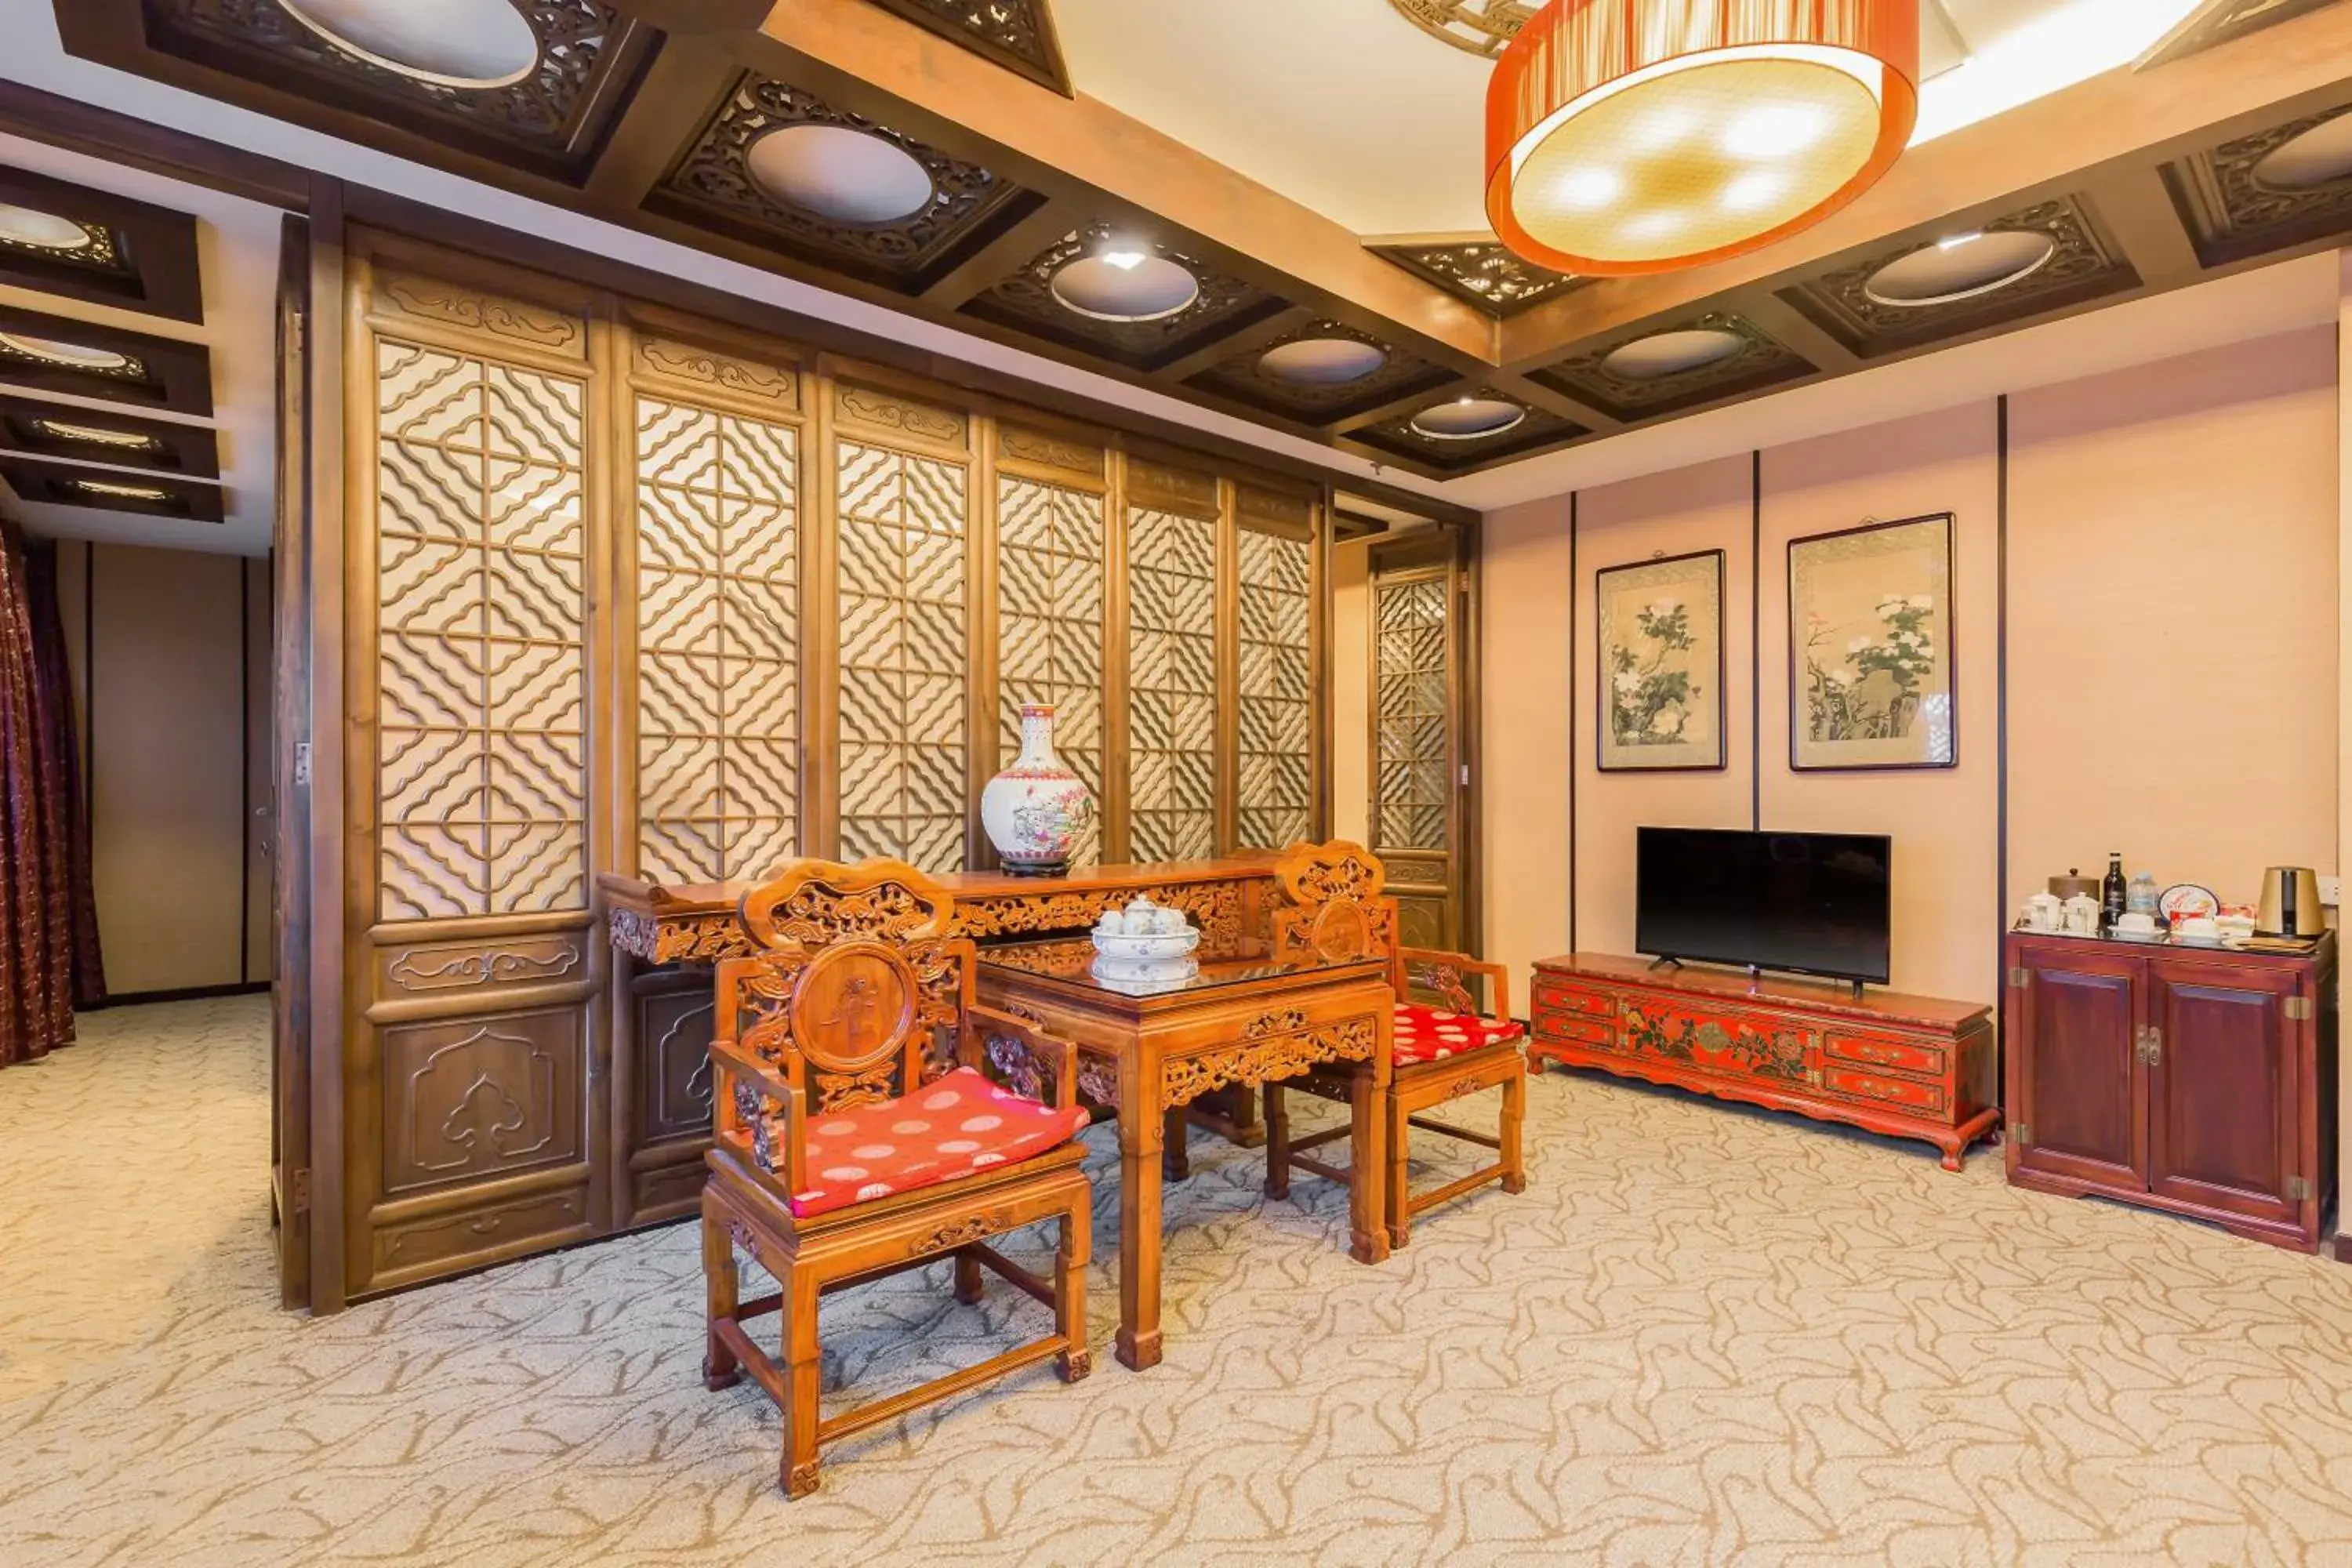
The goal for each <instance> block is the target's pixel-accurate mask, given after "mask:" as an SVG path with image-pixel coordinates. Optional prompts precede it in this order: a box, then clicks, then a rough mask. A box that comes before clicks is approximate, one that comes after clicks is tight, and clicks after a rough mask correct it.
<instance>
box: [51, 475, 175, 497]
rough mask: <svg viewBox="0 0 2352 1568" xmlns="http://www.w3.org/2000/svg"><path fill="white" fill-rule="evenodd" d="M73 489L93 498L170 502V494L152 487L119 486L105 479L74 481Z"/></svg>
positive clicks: (167, 491)
mask: <svg viewBox="0 0 2352 1568" xmlns="http://www.w3.org/2000/svg"><path fill="white" fill-rule="evenodd" d="M74 488H75V489H80V490H86V491H88V492H89V494H91V495H94V496H117V497H120V498H121V499H122V500H171V499H172V492H171V491H169V490H166V489H157V488H156V487H155V486H153V485H119V484H114V483H112V482H110V481H109V480H106V479H76V480H75V481H74Z"/></svg>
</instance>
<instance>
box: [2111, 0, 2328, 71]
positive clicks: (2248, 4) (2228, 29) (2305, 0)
mask: <svg viewBox="0 0 2352 1568" xmlns="http://www.w3.org/2000/svg"><path fill="white" fill-rule="evenodd" d="M2335 4H2336V0H2209V3H2208V4H2207V5H2206V6H2205V8H2204V9H2203V10H2201V11H2199V12H2198V13H2196V14H2195V15H2193V16H2190V17H2189V19H2188V20H2187V21H2185V22H2183V23H2181V24H2180V26H2178V27H2176V28H2174V29H2173V30H2172V31H2171V32H2170V33H2168V34H2167V35H2166V36H2165V37H2164V38H2163V39H2162V40H2161V41H2159V42H2158V44H2157V46H2156V47H2154V48H2152V49H2150V50H2149V51H2148V52H2147V55H2145V56H2144V57H2142V58H2141V59H2140V62H2139V69H2141V70H2147V69H2149V68H2153V67H2156V66H2162V65H2170V64H2171V63H2172V62H2173V61H2174V60H2178V59H2186V58H2188V57H2189V56H2190V55H2195V54H2202V53H2203V52H2204V51H2205V50H2207V49H2210V48H2212V47H2215V46H2217V45H2221V44H2226V43H2230V42H2231V41H2233V40H2235V39H2238V38H2242V37H2245V36H2246V35H2247V34H2249V33H2257V32H2260V31H2261V30H2262V29H2263V28H2264V27H2274V26H2277V25H2278V24H2279V23H2281V22H2284V21H2289V20H2291V19H2293V18H2294V17H2296V16H2302V15H2303V14H2304V13H2305V12H2306V11H2316V10H2318V9H2319V8H2320V7H2321V6H2323V5H2335Z"/></svg>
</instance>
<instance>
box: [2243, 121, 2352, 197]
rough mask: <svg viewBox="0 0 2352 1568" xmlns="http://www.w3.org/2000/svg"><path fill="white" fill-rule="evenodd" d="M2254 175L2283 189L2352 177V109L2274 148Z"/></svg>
mask: <svg viewBox="0 0 2352 1568" xmlns="http://www.w3.org/2000/svg"><path fill="white" fill-rule="evenodd" d="M2254 178H2255V180H2256V181H2258V182H2259V183H2261V184H2265V185H2269V186H2271V187H2273V189H2276V190H2282V191H2307V190H2310V189H2311V188H2312V187H2313V186H2315V185H2326V184H2334V183H2335V182H2336V181H2337V180H2342V179H2347V178H2352V113H2346V114H2339V115H2337V116H2336V118H2335V119H2333V120H2330V121H2326V122H2325V123H2323V124H2319V125H2315V126H2313V127H2312V128H2311V129H2310V130H2308V131H2306V132H2304V133H2303V134H2302V135H2300V136H2297V137H2295V138H2294V140H2293V141H2290V142H2283V143H2282V144H2280V145H2279V146H2276V147H2273V148H2272V149H2271V151H2270V152H2269V153H2267V154H2266V155H2265V156H2264V157H2263V160H2262V162H2261V163H2256V164H2255V165H2254Z"/></svg>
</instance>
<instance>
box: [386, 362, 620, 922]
mask: <svg viewBox="0 0 2352 1568" xmlns="http://www.w3.org/2000/svg"><path fill="white" fill-rule="evenodd" d="M376 375H377V424H376V431H377V492H378V494H377V531H378V535H379V542H378V544H377V557H376V561H377V574H378V576H377V588H378V598H377V621H378V632H377V642H376V648H377V658H376V691H377V716H378V726H377V741H378V746H379V754H378V773H377V784H376V792H377V809H378V814H379V815H378V821H379V823H380V824H381V839H380V848H379V854H380V858H381V864H380V883H381V898H382V915H383V919H385V920H390V921H409V920H440V919H449V918H455V917H461V916H468V915H508V914H535V913H541V912H547V911H555V910H582V909H585V908H586V907H587V905H588V872H587V849H588V835H587V801H588V790H587V724H586V714H587V684H586V682H587V658H586V653H585V648H584V647H583V643H584V635H585V600H584V596H583V568H584V561H585V553H586V552H585V548H584V531H583V521H582V516H583V514H582V487H583V469H584V467H585V458H586V451H585V430H586V422H585V419H584V416H583V409H584V406H585V400H586V393H587V388H586V386H585V385H584V384H583V383H581V382H579V381H577V380H574V379H571V378H568V377H564V376H560V375H551V374H545V373H542V372H539V371H532V370H525V369H521V368H519V367H516V366H513V365H508V364H502V363H499V362H497V361H495V360H488V359H483V358H478V357H474V356H471V355H464V354H457V353H448V352H446V351H444V350H440V349H430V348H424V347H420V346H417V345H415V344H411V343H405V342H398V341H395V340H394V339H391V338H384V339H382V340H380V341H379V342H378V344H377V352H376Z"/></svg>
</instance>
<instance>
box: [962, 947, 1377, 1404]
mask: <svg viewBox="0 0 2352 1568" xmlns="http://www.w3.org/2000/svg"><path fill="white" fill-rule="evenodd" d="M1203 945H1205V943H1204V944H1203ZM1092 958H1093V951H1092V946H1091V944H1090V943H1088V942H1085V941H1083V940H1081V941H1076V942H1072V941H1062V942H1032V943H1024V944H1018V945H1013V946H1008V947H1000V948H995V949H992V950H983V951H982V953H981V961H980V996H981V1000H982V1002H985V1003H986V1004H988V1005H990V1006H992V1007H995V1008H997V1009H999V1010H1001V1011H1004V1012H1010V1013H1014V1014H1025V1015H1028V1016H1033V1017H1035V1018H1037V1019H1038V1020H1040V1021H1041V1022H1043V1023H1044V1024H1045V1026H1046V1027H1047V1028H1048V1029H1050V1030H1051V1031H1052V1032H1053V1033H1054V1034H1055V1035H1056V1036H1059V1037H1062V1038H1064V1039H1066V1040H1070V1041H1073V1042H1075V1043H1076V1046H1077V1047H1078V1092H1079V1095H1080V1096H1081V1098H1083V1099H1085V1100H1092V1101H1094V1102H1096V1103H1097V1104H1101V1105H1109V1106H1114V1107H1116V1108H1117V1109H1118V1154H1119V1204H1118V1303H1119V1321H1118V1342H1117V1353H1118V1359H1119V1360H1120V1361H1122V1362H1124V1363H1127V1364H1128V1365H1129V1366H1130V1367H1134V1368H1137V1369H1139V1370H1140V1369H1142V1368H1144V1367H1149V1366H1154V1365H1157V1364H1158V1363H1159V1361H1160V1185H1161V1182H1162V1180H1163V1178H1164V1175H1165V1174H1166V1173H1168V1172H1169V1171H1171V1170H1173V1171H1175V1172H1178V1173H1181V1170H1182V1169H1183V1160H1182V1147H1183V1138H1184V1122H1183V1116H1182V1112H1183V1109H1184V1108H1185V1107H1186V1106H1188V1105H1190V1104H1192V1102H1193V1101H1194V1100H1197V1099H1199V1098H1200V1097H1201V1096H1202V1095H1205V1094H1208V1093H1211V1092H1213V1091H1215V1090H1218V1089H1228V1088H1238V1089H1244V1090H1249V1089H1255V1088H1256V1087H1257V1086H1259V1085H1261V1084H1264V1083H1266V1082H1269V1081H1272V1080H1276V1079H1286V1078H1293V1077H1296V1076H1297V1075H1298V1074H1300V1073H1303V1072H1305V1071H1306V1070H1307V1068H1310V1067H1314V1066H1316V1065H1318V1064H1319V1063H1339V1064H1342V1065H1346V1064H1351V1063H1356V1062H1364V1063H1369V1064H1370V1068H1371V1070H1370V1072H1368V1073H1362V1074H1358V1075H1356V1076H1355V1077H1354V1078H1353V1079H1352V1084H1353V1094H1352V1103H1351V1104H1350V1106H1349V1115H1350V1137H1351V1140H1352V1151H1353V1169H1354V1170H1355V1171H1356V1173H1357V1177H1356V1180H1355V1181H1354V1183H1353V1184H1351V1190H1350V1193H1349V1209H1348V1221H1349V1230H1350V1232H1351V1233H1352V1246H1351V1251H1352V1252H1353V1254H1354V1256H1355V1258H1356V1259H1357V1261H1359V1262H1360V1263H1378V1262H1380V1261H1381V1260H1382V1259H1383V1258H1387V1257H1388V1255H1389V1237H1388V1230H1387V1227H1386V1226H1385V1225H1384V1224H1383V1220H1382V1206H1381V1205H1382V1202H1383V1199H1384V1197H1385V1188H1384V1186H1383V1182H1384V1180H1385V1175H1386V1172H1387V1168H1388V1167H1387V1162H1386V1159H1385V1157H1384V1156H1385V1152H1386V1151H1385V1147H1384V1145H1385V1141H1386V1132H1385V1130H1384V1128H1383V1125H1382V1122H1381V1114H1380V1111H1381V1095H1382V1093H1383V1091H1384V1090H1385V1089H1387V1087H1388V1084H1389V1077H1390V1073H1391V1070H1392V1064H1391V1059H1390V1058H1391V1050H1390V1042H1391V1016H1392V1014H1393V1011H1394V1007H1395V1003H1396V995H1395V993H1394V992H1393V991H1392V990H1391V988H1390V984H1389V972H1388V963H1387V961H1386V960H1385V959H1381V958H1373V959H1355V960H1349V961H1344V962H1337V963H1335V962H1333V961H1331V960H1329V959H1326V958H1322V957H1319V956H1317V955H1312V954H1308V955H1303V956H1299V957H1294V958H1286V959H1276V958H1274V957H1271V956H1269V955H1264V954H1244V955H1240V956H1233V957H1221V958H1212V959H1207V960H1204V961H1203V962H1202V964H1201V973H1200V974H1199V975H1197V976H1196V977H1194V978H1193V979H1192V980H1190V981H1187V982H1182V983H1181V984H1179V985H1178V987H1177V988H1175V989H1171V990H1168V991H1163V992H1160V993H1158V994H1152V995H1136V994H1129V993H1128V992H1125V991H1122V990H1121V989H1119V988H1118V987H1117V986H1115V985H1111V984H1105V983H1103V982H1100V981H1097V980H1096V979H1094V978H1093V976H1092V975H1091V974H1090V973H1088V972H1087V964H1088V963H1090V962H1091V960H1092Z"/></svg>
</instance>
